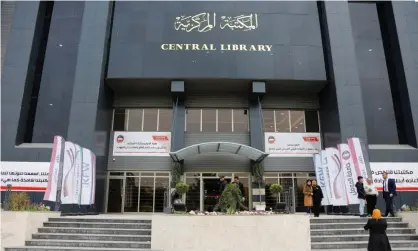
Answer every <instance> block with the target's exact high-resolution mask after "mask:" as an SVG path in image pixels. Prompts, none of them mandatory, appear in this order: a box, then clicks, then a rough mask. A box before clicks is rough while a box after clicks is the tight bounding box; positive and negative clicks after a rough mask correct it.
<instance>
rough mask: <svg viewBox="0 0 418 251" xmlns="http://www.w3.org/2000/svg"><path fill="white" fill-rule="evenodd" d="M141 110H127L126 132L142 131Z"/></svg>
mask: <svg viewBox="0 0 418 251" xmlns="http://www.w3.org/2000/svg"><path fill="white" fill-rule="evenodd" d="M143 112H144V110H143V109H129V110H127V119H126V121H127V123H128V126H127V128H126V129H127V130H128V131H132V132H135V131H142V119H143V118H142V117H143Z"/></svg>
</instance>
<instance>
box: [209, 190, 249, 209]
mask: <svg viewBox="0 0 418 251" xmlns="http://www.w3.org/2000/svg"><path fill="white" fill-rule="evenodd" d="M240 208H242V209H244V210H246V209H247V208H246V207H245V206H244V205H243V204H242V195H241V191H240V190H239V187H238V185H237V184H235V183H232V184H228V185H226V187H225V189H224V191H223V193H222V194H221V197H220V198H219V202H218V204H216V206H215V208H214V210H215V211H217V210H219V209H221V211H222V212H224V213H227V214H235V212H236V211H237V210H238V209H240Z"/></svg>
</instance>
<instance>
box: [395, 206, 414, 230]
mask: <svg viewBox="0 0 418 251" xmlns="http://www.w3.org/2000/svg"><path fill="white" fill-rule="evenodd" d="M398 215H399V216H400V217H402V218H403V221H404V222H408V223H409V225H410V227H413V228H415V229H416V231H417V233H418V212H416V211H413V212H398Z"/></svg>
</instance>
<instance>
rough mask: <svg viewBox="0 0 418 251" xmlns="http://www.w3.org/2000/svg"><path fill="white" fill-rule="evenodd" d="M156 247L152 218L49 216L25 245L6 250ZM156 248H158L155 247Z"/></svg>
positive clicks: (147, 250)
mask: <svg viewBox="0 0 418 251" xmlns="http://www.w3.org/2000/svg"><path fill="white" fill-rule="evenodd" d="M59 250H66V251H83V250H86V251H87V250H88V251H113V250H117V251H134V250H135V251H152V250H151V220H143V219H123V218H106V217H103V218H83V217H76V218H68V217H60V218H49V219H48V221H47V222H44V224H43V227H41V228H39V229H38V233H35V234H33V235H32V239H31V240H28V241H26V243H25V246H24V247H12V248H5V251H59ZM154 251H155V250H154Z"/></svg>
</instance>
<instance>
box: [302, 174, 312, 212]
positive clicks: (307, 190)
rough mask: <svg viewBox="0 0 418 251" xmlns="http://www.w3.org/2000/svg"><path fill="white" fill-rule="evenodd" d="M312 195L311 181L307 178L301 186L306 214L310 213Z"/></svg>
mask: <svg viewBox="0 0 418 251" xmlns="http://www.w3.org/2000/svg"><path fill="white" fill-rule="evenodd" d="M312 195H313V193H312V182H311V180H307V181H306V183H305V185H304V186H303V205H304V206H305V207H306V213H307V214H310V213H311V207H312Z"/></svg>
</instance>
